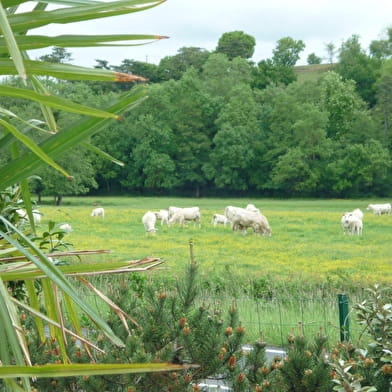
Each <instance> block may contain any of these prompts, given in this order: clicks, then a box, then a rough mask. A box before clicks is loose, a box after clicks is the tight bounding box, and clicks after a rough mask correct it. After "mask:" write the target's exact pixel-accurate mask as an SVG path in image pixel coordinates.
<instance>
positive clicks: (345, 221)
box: [340, 208, 363, 235]
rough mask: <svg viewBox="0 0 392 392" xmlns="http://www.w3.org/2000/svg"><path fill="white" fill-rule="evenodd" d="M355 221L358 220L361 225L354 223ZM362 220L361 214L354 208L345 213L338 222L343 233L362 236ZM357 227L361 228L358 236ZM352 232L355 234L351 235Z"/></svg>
mask: <svg viewBox="0 0 392 392" xmlns="http://www.w3.org/2000/svg"><path fill="white" fill-rule="evenodd" d="M357 220H360V221H361V223H360V224H359V223H357V222H356V221H357ZM362 220H363V212H362V211H361V210H360V209H359V208H356V209H355V210H353V211H351V212H345V213H344V214H343V215H342V218H341V220H340V223H341V224H342V228H343V233H344V234H358V235H360V234H362V227H363V223H362ZM359 226H361V228H360V234H359V233H358V232H357V231H358V230H359ZM353 230H354V231H355V233H353Z"/></svg>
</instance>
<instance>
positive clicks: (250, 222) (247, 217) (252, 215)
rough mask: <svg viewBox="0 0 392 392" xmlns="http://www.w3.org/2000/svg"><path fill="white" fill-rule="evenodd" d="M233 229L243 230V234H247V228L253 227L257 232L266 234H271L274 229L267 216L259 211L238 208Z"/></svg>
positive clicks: (233, 221)
mask: <svg viewBox="0 0 392 392" xmlns="http://www.w3.org/2000/svg"><path fill="white" fill-rule="evenodd" d="M232 219H233V220H232V223H233V230H234V231H237V230H241V231H242V234H243V235H246V233H247V229H248V228H249V227H251V228H252V229H253V232H254V233H255V234H262V235H264V236H271V235H272V230H271V227H270V225H269V223H268V220H267V218H266V217H265V216H264V215H263V214H261V213H257V212H252V211H247V210H244V211H241V210H237V211H236V212H235V213H234V216H233V218H232Z"/></svg>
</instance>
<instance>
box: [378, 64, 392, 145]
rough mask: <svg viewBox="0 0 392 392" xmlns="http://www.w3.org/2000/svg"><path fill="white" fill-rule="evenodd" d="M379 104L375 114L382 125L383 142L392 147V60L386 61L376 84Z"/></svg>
mask: <svg viewBox="0 0 392 392" xmlns="http://www.w3.org/2000/svg"><path fill="white" fill-rule="evenodd" d="M376 88H377V92H376V98H377V104H376V106H375V108H374V113H375V116H376V118H377V120H378V121H379V123H380V129H381V134H382V140H384V141H385V142H386V145H387V146H388V147H391V146H392V59H390V60H387V61H385V63H384V64H383V67H382V69H381V75H380V78H379V79H378V80H377V83H376Z"/></svg>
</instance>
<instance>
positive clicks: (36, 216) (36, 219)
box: [16, 208, 41, 225]
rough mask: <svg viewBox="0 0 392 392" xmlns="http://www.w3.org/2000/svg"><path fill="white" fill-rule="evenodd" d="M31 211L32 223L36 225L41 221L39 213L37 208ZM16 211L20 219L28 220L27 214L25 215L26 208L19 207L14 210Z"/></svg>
mask: <svg viewBox="0 0 392 392" xmlns="http://www.w3.org/2000/svg"><path fill="white" fill-rule="evenodd" d="M32 212H33V219H34V223H35V224H36V225H38V224H40V223H41V213H40V212H39V211H38V210H37V209H34V210H33V211H32ZM16 213H17V214H18V215H19V217H20V218H21V220H23V221H26V222H29V216H28V215H27V211H26V210H24V209H22V208H19V209H17V210H16Z"/></svg>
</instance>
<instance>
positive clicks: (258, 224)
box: [16, 203, 391, 236]
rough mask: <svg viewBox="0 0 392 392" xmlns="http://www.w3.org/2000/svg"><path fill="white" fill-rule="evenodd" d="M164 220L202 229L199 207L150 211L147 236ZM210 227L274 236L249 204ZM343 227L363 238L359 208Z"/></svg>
mask: <svg viewBox="0 0 392 392" xmlns="http://www.w3.org/2000/svg"><path fill="white" fill-rule="evenodd" d="M366 209H367V210H368V211H370V212H373V214H375V215H391V204H390V203H385V204H369V205H368V206H367V208H366ZM16 212H17V214H18V215H19V217H20V218H21V219H23V220H26V221H28V219H29V218H28V216H27V213H26V211H25V210H23V209H18V210H16ZM90 216H92V217H101V218H104V217H105V210H104V208H103V207H97V208H94V209H93V210H92V212H91V214H90ZM33 218H34V223H35V224H39V223H40V222H41V213H40V212H39V211H38V210H37V209H34V210H33ZM157 221H161V226H162V225H164V224H166V225H168V226H172V225H175V224H178V225H180V226H183V225H184V224H187V223H189V222H194V223H195V224H197V225H198V226H199V227H200V226H201V223H200V221H201V213H200V208H199V207H185V208H179V207H169V208H168V209H167V210H159V211H147V212H146V213H145V214H144V215H143V217H142V223H143V225H144V228H145V230H146V233H156V231H157V228H156V223H157ZM211 224H212V225H214V226H217V225H218V224H221V225H224V226H226V225H230V226H231V227H232V229H233V231H241V232H242V234H243V235H246V234H247V231H248V229H252V230H253V232H254V233H255V234H262V235H264V236H271V235H272V230H271V227H270V225H269V223H268V219H267V218H266V217H265V216H264V215H263V214H262V213H261V211H260V210H259V209H258V208H256V206H255V205H253V204H248V205H247V206H246V207H245V208H241V207H234V206H227V207H226V208H225V209H224V214H214V215H213V216H212V219H211ZM341 225H342V229H343V233H344V234H350V235H362V231H363V212H362V211H361V210H360V209H359V208H356V209H355V210H353V211H351V212H345V213H344V214H343V215H342V218H341ZM59 228H60V229H61V230H63V231H64V232H66V233H69V232H71V231H72V227H71V225H70V224H69V223H63V224H61V225H60V226H59Z"/></svg>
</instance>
